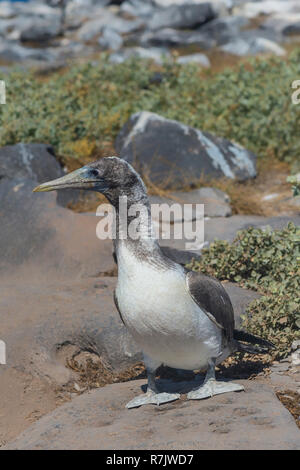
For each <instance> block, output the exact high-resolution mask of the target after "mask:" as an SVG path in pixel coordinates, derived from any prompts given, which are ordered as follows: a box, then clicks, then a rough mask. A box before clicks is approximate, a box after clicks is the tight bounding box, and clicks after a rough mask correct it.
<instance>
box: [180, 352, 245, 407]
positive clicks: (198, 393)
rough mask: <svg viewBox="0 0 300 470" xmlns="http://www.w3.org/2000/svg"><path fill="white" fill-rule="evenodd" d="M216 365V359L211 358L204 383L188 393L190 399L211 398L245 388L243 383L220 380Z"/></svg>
mask: <svg viewBox="0 0 300 470" xmlns="http://www.w3.org/2000/svg"><path fill="white" fill-rule="evenodd" d="M215 366H216V359H215V358H212V359H210V361H209V362H208V369H207V373H206V376H205V380H204V383H203V384H202V385H201V386H200V387H199V388H197V389H196V390H192V391H191V392H189V393H188V395H187V398H188V399H189V400H202V399H203V398H210V397H212V396H214V395H219V394H221V393H226V392H239V391H241V390H245V389H244V387H243V385H240V384H235V383H233V382H218V381H217V380H216V375H215Z"/></svg>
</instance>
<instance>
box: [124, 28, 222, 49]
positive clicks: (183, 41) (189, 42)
mask: <svg viewBox="0 0 300 470" xmlns="http://www.w3.org/2000/svg"><path fill="white" fill-rule="evenodd" d="M132 38H133V40H137V41H139V43H140V44H141V45H142V46H144V47H149V46H163V47H179V46H183V47H187V46H197V47H199V48H201V49H205V50H207V49H211V48H212V47H214V46H215V45H216V41H215V39H213V38H212V37H211V36H210V35H209V34H206V33H204V32H202V31H178V30H176V29H172V28H163V29H161V30H159V31H155V32H152V31H145V32H144V33H142V34H140V35H136V36H133V37H132Z"/></svg>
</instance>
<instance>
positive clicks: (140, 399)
mask: <svg viewBox="0 0 300 470" xmlns="http://www.w3.org/2000/svg"><path fill="white" fill-rule="evenodd" d="M147 378H148V388H147V392H146V393H144V394H143V395H139V396H137V397H135V398H133V400H131V401H130V402H129V403H127V405H126V408H136V407H138V406H142V405H149V404H153V405H162V404H163V403H168V402H170V401H175V400H178V398H180V394H179V393H166V392H163V393H159V392H158V390H157V388H156V385H155V370H150V369H147Z"/></svg>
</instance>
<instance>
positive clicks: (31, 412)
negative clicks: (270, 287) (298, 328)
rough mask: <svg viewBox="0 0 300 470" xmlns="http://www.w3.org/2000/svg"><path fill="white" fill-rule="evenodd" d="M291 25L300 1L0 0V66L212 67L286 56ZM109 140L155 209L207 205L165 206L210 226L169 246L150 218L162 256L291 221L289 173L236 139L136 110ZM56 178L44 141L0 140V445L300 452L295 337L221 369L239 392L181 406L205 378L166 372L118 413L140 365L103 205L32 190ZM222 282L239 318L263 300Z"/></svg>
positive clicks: (299, 16)
mask: <svg viewBox="0 0 300 470" xmlns="http://www.w3.org/2000/svg"><path fill="white" fill-rule="evenodd" d="M299 33H300V5H299V2H298V1H295V0H276V1H265V0H262V1H256V2H254V1H253V2H246V1H243V0H220V1H217V0H214V1H207V2H203V1H200V0H147V1H145V0H143V1H142V0H125V1H123V2H122V1H115V2H113V1H110V0H88V1H87V0H85V1H82V0H72V1H69V2H64V1H57V2H56V1H54V0H53V1H49V2H46V1H45V2H43V1H30V2H29V3H21V2H16V3H10V2H5V1H4V2H3V1H0V69H1V71H2V72H3V73H6V72H9V70H10V69H11V66H13V65H16V64H18V65H21V66H22V67H26V68H27V67H32V66H34V67H37V68H38V69H39V70H45V71H46V72H49V71H50V70H52V69H57V68H60V67H65V66H66V64H67V62H68V61H70V60H78V59H82V58H84V59H85V58H88V59H92V60H95V61H97V58H98V57H99V54H102V53H103V52H105V53H108V54H109V57H110V60H111V61H112V62H116V63H118V62H122V61H124V60H126V59H127V58H129V57H132V56H138V57H143V58H149V59H152V60H154V61H155V62H157V63H158V64H160V63H161V61H162V60H164V58H170V59H172V60H177V61H178V62H180V63H187V62H196V63H198V64H199V66H200V67H210V65H211V64H213V65H214V64H215V63H214V61H215V62H216V57H220V55H218V54H221V56H222V57H225V58H228V57H229V56H228V54H230V55H231V56H232V57H241V56H242V57H243V56H248V55H256V54H261V53H271V54H277V55H284V54H285V49H288V48H289V45H290V44H291V43H292V42H294V41H297V40H298V37H299V36H297V35H298V34H299ZM224 54H225V55H224ZM158 79H159V77H158ZM115 148H116V151H117V152H118V155H120V156H121V157H122V158H125V159H126V160H128V161H130V162H131V163H133V164H134V165H135V166H136V168H137V169H138V170H139V171H141V172H142V175H143V177H144V179H145V181H146V182H147V184H148V187H149V190H150V194H151V203H152V204H157V203H159V204H160V203H165V204H167V205H169V206H171V205H172V204H173V203H174V202H176V203H179V204H180V206H182V207H183V204H186V203H188V204H191V203H193V204H204V213H202V212H201V211H199V212H197V211H193V210H192V211H190V212H184V213H183V215H182V214H180V215H179V216H177V215H176V214H174V215H173V221H172V227H173V228H174V227H176V224H178V225H181V224H182V222H183V221H187V220H193V221H195V220H204V228H205V232H204V239H203V240H200V241H199V240H197V239H193V240H188V239H186V238H185V237H183V238H182V239H180V240H169V239H164V236H163V233H164V225H163V224H164V222H165V221H164V220H160V221H159V220H158V219H155V217H154V222H155V223H156V225H157V227H160V229H161V232H160V244H161V246H162V247H163V250H164V252H165V253H166V254H167V256H170V257H171V258H172V259H174V260H176V261H177V262H179V263H181V264H185V263H187V262H189V261H190V260H191V259H192V258H199V257H200V256H201V250H202V249H203V247H204V246H208V245H209V243H210V242H212V241H213V240H214V239H215V238H218V239H223V240H228V241H232V240H233V239H234V237H235V235H236V233H237V231H238V230H240V229H242V228H246V227H248V226H250V225H251V226H256V227H262V228H265V227H267V226H270V227H271V228H283V227H285V226H286V224H287V223H288V222H289V221H291V220H292V221H293V222H294V223H295V224H296V225H300V215H299V207H300V201H299V197H300V196H298V197H296V198H292V194H291V188H290V185H288V184H287V183H286V176H287V175H288V174H289V170H288V168H287V166H284V165H281V164H279V166H278V167H277V166H276V165H275V164H274V165H272V167H271V168H270V167H267V168H263V167H262V166H261V167H260V171H259V172H258V170H257V156H256V155H254V154H253V153H252V152H250V151H248V150H247V149H244V148H242V147H241V146H239V145H238V144H236V143H235V142H230V141H228V140H226V139H223V138H220V137H218V136H214V135H211V134H209V133H206V132H202V131H201V130H200V129H196V128H191V127H187V126H184V125H183V124H182V123H180V122H178V121H172V120H168V119H165V118H163V117H162V116H160V115H158V114H154V113H149V112H146V111H143V110H140V111H139V112H138V113H136V114H134V115H132V116H130V117H129V120H128V122H127V123H126V124H125V126H124V127H123V128H122V129H121V131H120V133H119V135H118V137H117V139H116V142H115ZM162 157H163V158H162ZM63 174H64V170H63V169H62V168H61V166H60V164H59V163H58V160H57V158H56V155H55V153H54V151H53V149H52V148H51V147H50V146H49V145H45V144H44V143H40V144H25V143H22V142H20V143H18V144H17V145H10V146H6V147H1V148H0V199H1V208H0V218H1V230H0V325H1V326H0V340H3V341H5V343H6V348H7V364H6V365H4V364H0V396H1V401H0V447H1V448H3V449H56V448H60V449H61V448H66V449H76V448H80V449H100V448H103V449H105V448H106V449H107V448H110V449H116V448H120V449H121V448H124V449H179V448H180V449H208V448H210V449H299V448H300V434H299V430H298V428H297V426H299V427H300V421H299V416H300V410H299V407H300V405H299V397H300V358H299V354H300V352H299V351H300V345H299V344H294V345H293V349H292V350H291V354H290V356H289V357H288V358H287V359H285V360H284V361H281V362H274V361H271V358H270V357H269V356H266V357H263V358H259V357H250V356H249V357H248V356H246V357H244V358H241V357H235V358H233V359H232V360H229V361H227V362H226V363H225V365H223V366H221V367H220V368H219V371H218V374H219V377H223V378H225V379H228V378H233V379H234V380H236V381H241V382H242V383H243V384H244V386H245V392H241V393H236V394H226V395H220V396H217V397H213V398H211V399H209V400H204V401H200V402H187V401H186V399H185V393H186V392H187V391H188V390H189V389H191V388H193V387H194V386H195V385H196V383H198V382H197V381H199V380H201V377H202V376H201V375H200V376H198V378H195V377H194V375H193V374H185V376H184V377H183V376H182V375H181V373H180V371H179V372H178V371H177V372H175V371H170V370H168V369H163V370H161V371H160V373H159V376H160V381H159V384H160V386H161V387H162V389H164V388H166V389H169V388H177V389H178V390H180V391H181V392H182V393H183V396H182V399H181V400H180V401H178V402H175V403H172V404H168V405H164V406H161V407H156V406H147V407H144V408H141V409H134V410H130V411H129V410H125V408H124V406H125V403H126V402H127V401H129V400H130V399H131V398H133V396H134V395H135V394H137V393H139V391H140V387H143V386H144V385H145V374H144V368H143V365H142V364H141V362H140V361H141V353H140V351H139V350H138V348H137V346H136V345H135V344H134V342H133V340H132V338H131V337H130V336H129V334H128V333H127V331H126V329H125V328H124V325H123V323H122V322H121V320H120V319H119V316H118V314H117V312H116V309H115V306H114V303H113V298H112V295H113V290H114V287H115V285H116V273H117V268H116V265H115V262H114V258H113V245H112V242H111V240H99V239H98V238H97V237H96V227H97V224H98V222H99V220H101V219H100V218H99V214H98V217H96V216H95V209H96V207H97V205H98V204H99V202H102V200H101V199H98V198H97V197H94V196H93V195H90V196H89V198H87V197H85V196H84V195H78V194H77V193H74V192H65V193H63V192H62V193H59V194H58V195H56V194H55V193H50V194H48V193H46V194H39V193H37V194H32V192H31V191H32V189H33V188H34V187H35V186H36V185H37V184H40V183H42V182H44V181H46V180H49V179H53V178H56V177H59V176H61V175H63ZM206 178H209V179H210V183H209V185H207V183H206V184H204V180H206ZM187 242H191V243H192V249H191V250H189V251H187V250H186V243H187ZM224 286H225V288H226V289H227V291H228V293H229V295H230V298H231V300H232V303H233V306H234V311H235V321H236V325H237V326H239V325H240V324H241V315H242V314H243V313H244V311H245V309H246V307H247V305H248V304H249V303H250V302H251V301H252V300H254V299H256V298H257V297H258V296H259V294H258V293H256V292H253V291H250V290H246V289H242V288H240V287H239V286H238V285H236V284H231V283H228V282H226V283H224ZM145 422H147V427H145ZM183 430H184V433H182V431H183Z"/></svg>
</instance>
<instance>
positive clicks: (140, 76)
mask: <svg viewBox="0 0 300 470" xmlns="http://www.w3.org/2000/svg"><path fill="white" fill-rule="evenodd" d="M154 70H157V66H156V67H155V66H154V65H153V64H152V65H151V64H147V63H146V62H143V61H140V60H132V61H130V62H127V63H125V64H120V65H113V64H110V63H109V61H108V60H107V58H105V57H104V58H101V59H100V61H99V63H98V64H97V65H92V64H83V65H77V66H73V67H71V68H70V69H69V70H67V71H66V72H65V73H57V74H54V75H52V76H51V77H50V78H49V79H47V80H45V79H41V78H39V77H37V76H36V75H34V74H33V73H24V71H22V72H15V73H13V74H12V75H10V76H9V77H5V80H6V84H7V104H6V105H5V106H0V145H7V144H14V143H16V142H20V141H25V142H47V143H50V144H52V145H53V146H54V148H55V149H56V151H57V152H58V153H59V155H60V157H61V159H62V160H63V161H65V162H66V161H69V162H70V159H77V160H79V161H78V164H79V163H81V164H82V163H83V162H84V161H88V160H89V159H91V158H95V156H99V155H107V154H111V152H112V151H113V143H114V139H115V137H116V135H117V133H118V131H119V130H120V128H121V126H122V125H123V124H124V123H125V122H126V120H127V119H128V118H129V116H130V115H131V114H132V113H134V112H137V111H140V110H148V111H152V112H156V113H159V114H161V115H163V116H165V117H167V118H171V119H177V120H180V121H182V122H183V123H185V124H188V125H191V126H194V127H198V128H201V129H203V130H206V131H211V132H213V133H215V134H218V135H220V136H224V137H227V138H229V139H232V140H234V141H236V142H238V143H240V144H242V145H244V146H245V147H246V148H248V149H250V150H252V151H253V152H255V153H256V154H257V155H258V156H259V157H265V156H268V157H275V158H278V159H280V160H284V161H287V162H291V163H293V166H294V169H295V167H296V162H297V161H299V159H298V156H299V153H300V139H299V126H300V105H299V106H297V105H293V104H292V101H291V94H292V91H293V90H292V88H291V83H292V82H293V81H294V80H295V79H297V78H299V77H300V50H297V51H294V52H293V53H292V54H291V55H290V57H289V59H288V61H285V60H284V59H280V58H268V59H266V58H260V59H251V60H249V63H247V64H244V65H238V66H236V67H235V68H233V69H228V70H225V71H223V72H221V73H218V74H213V73H211V72H209V71H200V70H199V68H197V66H195V65H188V66H180V65H176V64H171V63H166V64H165V65H164V66H163V67H161V68H160V69H159V70H160V72H161V73H162V74H163V77H164V79H163V81H162V82H161V83H154V82H153V80H152V78H153V73H154ZM0 78H2V77H0Z"/></svg>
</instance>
